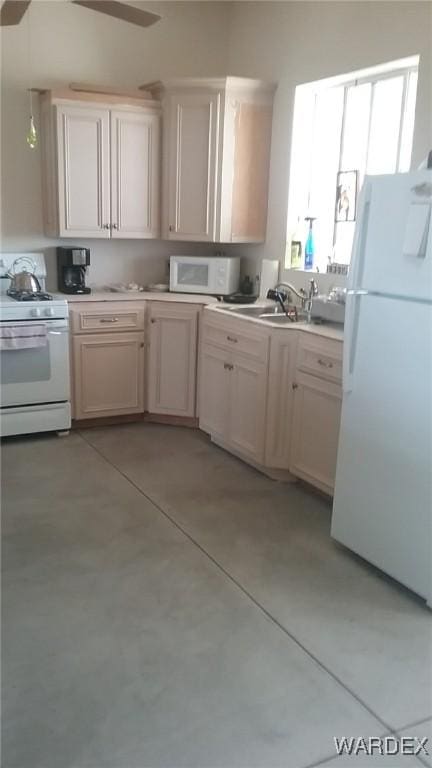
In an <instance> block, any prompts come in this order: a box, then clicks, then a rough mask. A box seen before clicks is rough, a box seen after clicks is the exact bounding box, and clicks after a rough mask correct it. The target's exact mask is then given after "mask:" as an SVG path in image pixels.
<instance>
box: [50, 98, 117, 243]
mask: <svg viewBox="0 0 432 768" xmlns="http://www.w3.org/2000/svg"><path fill="white" fill-rule="evenodd" d="M57 136H58V147H57V152H58V186H59V196H58V202H59V235H60V237H79V236H82V235H85V236H86V237H110V228H109V223H110V194H109V177H110V158H109V145H110V121H109V112H108V111H107V110H104V109H94V108H90V107H87V108H85V109H82V108H80V107H74V106H61V107H58V109H57Z"/></svg>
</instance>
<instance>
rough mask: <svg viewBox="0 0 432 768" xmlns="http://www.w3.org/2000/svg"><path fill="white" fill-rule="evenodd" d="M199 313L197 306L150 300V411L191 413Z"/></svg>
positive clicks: (192, 411) (194, 383)
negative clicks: (165, 303) (168, 303)
mask: <svg viewBox="0 0 432 768" xmlns="http://www.w3.org/2000/svg"><path fill="white" fill-rule="evenodd" d="M199 312H200V308H199V306H198V307H197V306H189V307H188V306H182V305H178V304H177V305H168V306H167V305H165V306H164V305H163V304H159V305H158V302H151V303H150V351H149V367H148V378H147V381H148V410H149V411H150V413H165V414H170V415H175V416H192V417H193V416H195V413H196V369H197V335H198V315H199Z"/></svg>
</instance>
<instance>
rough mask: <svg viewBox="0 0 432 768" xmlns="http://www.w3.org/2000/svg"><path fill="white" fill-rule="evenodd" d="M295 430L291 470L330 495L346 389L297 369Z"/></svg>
mask: <svg viewBox="0 0 432 768" xmlns="http://www.w3.org/2000/svg"><path fill="white" fill-rule="evenodd" d="M292 387H293V389H294V402H293V419H292V429H291V458H290V471H291V472H292V473H293V474H294V475H297V476H298V477H300V478H302V479H303V480H307V481H308V482H309V483H311V484H312V485H315V486H316V487H317V488H320V489H321V490H322V491H325V492H326V493H328V494H332V493H333V489H334V481H335V474H336V459H337V447H338V440H339V425H340V413H341V405H342V388H341V387H340V386H339V385H338V384H335V383H333V382H330V381H325V380H323V379H320V378H318V377H317V376H311V375H309V374H305V373H300V372H297V373H296V376H295V382H293V384H292Z"/></svg>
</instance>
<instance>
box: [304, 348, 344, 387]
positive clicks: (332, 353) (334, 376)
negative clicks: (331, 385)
mask: <svg viewBox="0 0 432 768" xmlns="http://www.w3.org/2000/svg"><path fill="white" fill-rule="evenodd" d="M296 367H297V370H299V371H304V372H305V373H311V374H312V375H314V376H319V377H320V378H321V379H326V380H327V381H334V382H336V383H338V384H339V383H340V382H341V381H342V344H341V343H340V342H338V341H333V340H330V339H321V338H320V339H316V340H310V339H302V338H300V340H299V344H298V348H297V365H296Z"/></svg>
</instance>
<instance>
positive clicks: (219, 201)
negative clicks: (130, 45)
mask: <svg viewBox="0 0 432 768" xmlns="http://www.w3.org/2000/svg"><path fill="white" fill-rule="evenodd" d="M142 87H143V88H144V89H146V90H149V89H150V90H152V92H153V93H154V95H155V96H156V97H157V98H158V99H160V100H161V101H162V108H163V120H164V129H163V130H164V139H163V144H164V151H163V183H162V200H163V205H162V233H163V237H164V238H165V239H168V240H186V241H192V240H197V241H201V242H205V241H207V242H226V243H228V242H229V243H244V242H263V241H264V240H265V234H266V223H267V202H268V180H269V167H270V145H271V130H272V110H273V95H274V90H275V85H274V84H272V83H266V82H263V81H261V80H252V79H249V78H239V77H226V78H220V79H203V78H197V79H193V78H188V79H182V80H171V81H167V82H165V83H163V84H162V83H156V84H153V85H150V86H149V85H144V86H142Z"/></svg>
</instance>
